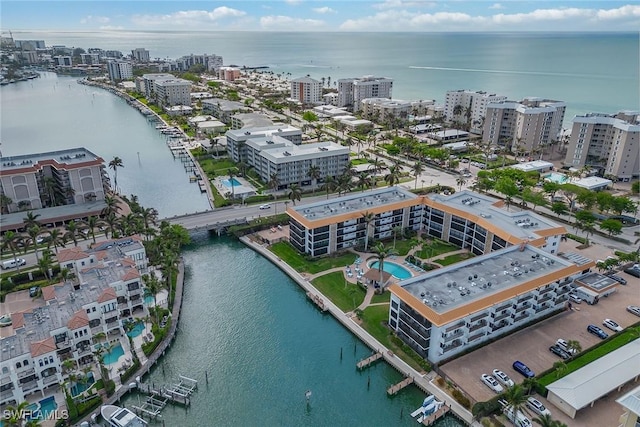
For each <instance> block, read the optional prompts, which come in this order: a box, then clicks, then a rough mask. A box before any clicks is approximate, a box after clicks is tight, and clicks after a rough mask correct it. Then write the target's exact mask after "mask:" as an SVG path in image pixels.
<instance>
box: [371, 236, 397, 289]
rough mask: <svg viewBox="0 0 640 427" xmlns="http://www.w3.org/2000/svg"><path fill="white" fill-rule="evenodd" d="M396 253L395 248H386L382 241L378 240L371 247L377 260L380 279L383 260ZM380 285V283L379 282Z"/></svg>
mask: <svg viewBox="0 0 640 427" xmlns="http://www.w3.org/2000/svg"><path fill="white" fill-rule="evenodd" d="M395 254H397V252H396V250H395V249H393V248H386V247H385V246H384V245H383V244H382V242H378V243H377V244H376V245H375V246H374V247H373V255H374V258H375V259H376V260H377V261H378V273H379V275H378V277H379V278H380V280H381V281H382V271H383V270H384V260H385V259H386V258H388V257H390V256H391V255H395ZM380 286H382V283H380Z"/></svg>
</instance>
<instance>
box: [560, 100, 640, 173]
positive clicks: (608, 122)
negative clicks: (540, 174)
mask: <svg viewBox="0 0 640 427" xmlns="http://www.w3.org/2000/svg"><path fill="white" fill-rule="evenodd" d="M639 117H640V113H638V112H620V113H618V114H614V115H608V114H587V115H584V116H576V117H575V118H574V119H573V126H572V131H571V138H570V140H569V147H568V149H567V156H566V158H565V161H564V163H565V165H567V166H573V167H574V168H581V167H583V166H585V165H588V166H590V167H592V168H597V169H600V172H602V174H603V175H611V176H615V177H616V178H618V179H619V180H621V181H629V180H630V179H631V178H633V177H637V176H638V175H640V143H639V139H640V138H639V137H640V122H639Z"/></svg>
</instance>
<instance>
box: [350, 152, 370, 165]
mask: <svg viewBox="0 0 640 427" xmlns="http://www.w3.org/2000/svg"><path fill="white" fill-rule="evenodd" d="M356 155H357V154H356ZM367 163H369V160H367V159H351V165H352V166H358V165H364V164H367Z"/></svg>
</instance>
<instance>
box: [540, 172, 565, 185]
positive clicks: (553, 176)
mask: <svg viewBox="0 0 640 427" xmlns="http://www.w3.org/2000/svg"><path fill="white" fill-rule="evenodd" d="M544 178H545V179H546V180H547V181H551V182H555V183H556V184H564V183H566V182H567V181H569V177H568V176H567V175H565V174H563V173H558V172H551V173H548V174H547V175H545V176H544Z"/></svg>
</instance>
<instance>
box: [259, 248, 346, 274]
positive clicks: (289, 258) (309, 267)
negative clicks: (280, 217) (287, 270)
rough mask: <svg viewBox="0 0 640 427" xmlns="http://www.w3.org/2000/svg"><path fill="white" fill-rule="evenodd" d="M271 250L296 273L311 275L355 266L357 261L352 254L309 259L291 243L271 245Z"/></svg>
mask: <svg viewBox="0 0 640 427" xmlns="http://www.w3.org/2000/svg"><path fill="white" fill-rule="evenodd" d="M269 249H270V250H271V252H273V253H274V254H276V255H278V256H279V257H280V258H281V259H282V260H283V261H284V262H286V263H287V264H289V265H290V266H291V267H292V268H294V269H295V270H296V271H300V272H302V271H304V272H307V273H311V274H315V273H320V272H321V271H325V270H329V269H332V268H334V267H344V266H347V265H349V264H353V262H354V261H355V260H356V255H355V254H353V253H350V252H347V253H343V254H339V255H337V256H335V257H326V258H316V259H307V258H306V257H305V256H304V255H302V254H301V253H300V252H298V250H297V249H295V248H294V247H293V246H291V244H290V243H289V242H278V243H276V244H274V245H271V247H270V248H269ZM341 274H342V273H341Z"/></svg>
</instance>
